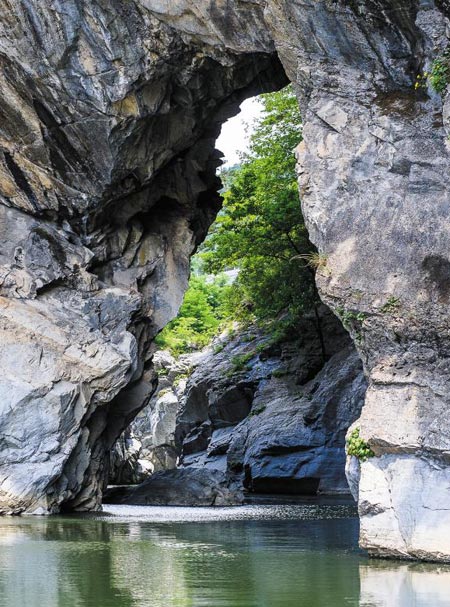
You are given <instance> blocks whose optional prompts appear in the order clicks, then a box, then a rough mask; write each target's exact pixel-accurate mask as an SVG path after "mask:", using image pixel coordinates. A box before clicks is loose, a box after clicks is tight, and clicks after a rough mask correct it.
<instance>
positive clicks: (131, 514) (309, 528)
mask: <svg viewBox="0 0 450 607" xmlns="http://www.w3.org/2000/svg"><path fill="white" fill-rule="evenodd" d="M108 511H109V512H108V513H106V514H104V515H102V516H96V517H85V518H73V517H66V518H62V517H58V518H56V517H55V518H50V519H40V518H39V519H36V518H21V519H17V518H14V519H12V518H3V519H0V607H22V606H24V607H25V606H26V607H109V606H111V607H112V606H114V607H203V606H204V607H278V606H279V607H294V606H295V607H302V606H305V607H325V606H326V607H341V606H347V605H349V606H352V605H353V606H361V607H375V606H376V607H388V606H389V607H413V606H415V607H442V606H444V605H445V606H448V605H449V604H450V600H449V597H450V568H447V567H443V566H437V565H420V564H405V563H394V562H387V561H369V560H368V559H366V558H365V556H364V555H362V554H361V553H360V552H359V551H358V549H357V547H356V540H357V531H358V522H357V520H356V518H355V517H354V513H353V511H352V509H349V508H348V507H345V506H340V507H332V506H320V507H318V506H313V505H308V506H303V507H301V506H299V507H297V506H281V507H276V506H267V507H264V506H257V507H253V506H249V507H244V508H238V509H208V508H205V509H195V510H194V509H186V508H135V507H126V506H121V507H108Z"/></svg>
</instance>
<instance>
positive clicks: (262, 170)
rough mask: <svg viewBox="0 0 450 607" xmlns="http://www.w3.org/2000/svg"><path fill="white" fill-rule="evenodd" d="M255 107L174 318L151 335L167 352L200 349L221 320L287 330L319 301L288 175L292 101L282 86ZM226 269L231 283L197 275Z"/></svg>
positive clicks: (293, 140) (294, 125) (295, 134)
mask: <svg viewBox="0 0 450 607" xmlns="http://www.w3.org/2000/svg"><path fill="white" fill-rule="evenodd" d="M261 103H262V106H263V112H262V117H261V118H260V119H259V120H258V122H257V124H256V125H255V129H254V131H253V134H252V135H251V139H250V151H249V152H248V153H247V154H245V155H243V156H242V162H241V165H239V166H237V167H236V166H235V167H232V169H230V170H228V171H224V172H223V175H222V177H223V182H224V190H225V192H224V206H223V209H222V211H221V212H220V214H219V216H218V218H217V220H216V222H215V224H214V226H213V228H212V231H211V233H210V235H209V236H208V238H207V240H206V241H205V243H204V244H203V246H202V248H201V250H200V253H199V254H198V258H199V259H197V261H196V262H195V265H194V268H195V270H196V271H194V273H193V276H192V278H191V282H190V287H189V290H188V291H187V293H186V296H185V300H184V303H183V305H182V307H181V310H180V313H179V315H178V317H177V318H176V319H175V320H174V321H172V322H171V323H170V324H169V325H168V326H167V327H166V329H165V330H164V331H163V332H162V333H161V334H160V336H159V338H158V344H159V345H160V346H161V347H166V348H170V349H171V350H173V351H174V352H175V353H181V352H185V351H188V350H190V349H193V348H198V347H202V346H204V345H206V344H207V343H208V342H209V341H210V339H211V338H212V336H213V335H214V334H215V333H216V332H217V331H218V329H219V327H220V326H221V325H222V324H223V322H224V320H225V319H227V318H228V319H232V320H240V321H263V322H267V321H269V322H274V321H275V322H277V323H278V324H279V318H280V315H282V316H283V322H284V323H285V324H287V325H288V326H289V327H290V328H291V327H294V326H295V322H296V320H298V319H299V318H301V316H302V315H303V314H304V313H305V312H309V311H311V309H313V308H315V307H316V306H317V303H318V301H319V300H318V296H317V291H316V288H315V283H314V272H313V271H312V269H311V267H309V265H308V263H307V260H308V258H309V256H311V255H313V247H312V245H311V243H310V242H309V239H308V234H307V231H306V228H305V223H304V220H303V216H302V213H301V209H300V203H299V197H298V188H297V176H296V171H295V164H296V160H295V155H294V150H295V147H296V146H297V145H298V144H299V142H300V141H301V117H300V113H299V109H298V104H297V100H296V98H295V96H294V94H293V91H292V89H291V87H287V88H286V89H284V90H282V91H279V92H277V93H271V94H267V95H262V96H261ZM231 269H238V270H239V275H238V278H237V279H236V280H235V282H234V283H233V284H232V285H227V284H226V281H224V280H223V279H219V280H217V279H216V280H214V281H211V280H208V279H207V278H206V277H205V276H201V275H200V276H199V275H198V274H199V272H207V273H209V274H211V275H218V274H219V273H221V272H223V271H225V270H231ZM319 328H320V327H319Z"/></svg>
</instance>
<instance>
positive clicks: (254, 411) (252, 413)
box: [248, 405, 267, 417]
mask: <svg viewBox="0 0 450 607" xmlns="http://www.w3.org/2000/svg"><path fill="white" fill-rule="evenodd" d="M266 409H267V405H260V406H259V407H255V408H254V409H252V410H251V411H250V413H249V415H248V416H249V417H255V416H256V415H261V413H264V411H265V410H266Z"/></svg>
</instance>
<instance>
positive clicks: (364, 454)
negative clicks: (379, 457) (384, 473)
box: [346, 428, 375, 462]
mask: <svg viewBox="0 0 450 607" xmlns="http://www.w3.org/2000/svg"><path fill="white" fill-rule="evenodd" d="M346 445H347V454H348V455H353V456H354V457H357V458H358V459H359V460H360V461H361V462H366V461H367V460H368V459H369V457H374V456H375V453H374V452H373V451H372V449H371V448H370V447H369V445H368V443H367V442H366V441H365V440H364V439H363V438H361V437H360V435H359V428H355V429H354V430H353V432H352V433H351V434H350V436H349V437H348V439H347V443H346Z"/></svg>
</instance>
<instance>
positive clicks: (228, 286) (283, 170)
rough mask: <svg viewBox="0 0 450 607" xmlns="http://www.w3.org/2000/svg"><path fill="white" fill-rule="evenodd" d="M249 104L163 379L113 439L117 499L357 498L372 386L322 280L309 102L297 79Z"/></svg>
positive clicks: (229, 145)
mask: <svg viewBox="0 0 450 607" xmlns="http://www.w3.org/2000/svg"><path fill="white" fill-rule="evenodd" d="M242 107H243V113H244V115H246V116H247V118H246V120H247V122H246V121H245V119H243V118H241V119H239V117H235V118H233V119H231V120H229V121H227V123H225V124H224V126H223V127H222V131H221V135H220V137H219V139H218V141H217V142H216V146H217V147H218V148H220V149H225V150H226V152H225V158H224V166H223V168H221V170H220V177H221V179H222V183H223V195H224V205H223V208H222V210H221V211H220V213H219V215H218V218H217V220H216V222H215V223H214V224H213V225H212V226H211V228H210V233H209V236H208V237H207V239H206V240H205V242H204V243H203V244H202V245H201V246H200V248H199V250H198V252H197V254H196V255H195V256H194V257H193V258H192V262H191V267H192V273H191V280H190V283H189V288H188V290H187V292H186V295H185V299H184V302H183V305H182V306H181V308H180V311H179V314H178V316H177V318H176V319H175V320H174V321H172V322H171V323H169V325H168V326H167V327H166V328H165V329H164V330H163V331H162V333H161V334H160V335H159V336H158V337H157V339H156V342H155V343H156V346H157V347H158V348H159V350H157V351H156V352H155V354H154V357H153V363H154V366H155V370H156V371H157V372H158V388H157V390H156V392H155V394H154V395H153V397H152V398H151V399H150V402H149V404H148V405H147V406H146V407H144V409H142V410H141V411H140V412H139V414H138V416H137V417H136V419H135V420H134V421H133V422H132V424H131V425H130V426H129V427H128V428H127V429H126V430H125V432H124V434H123V435H122V437H121V438H120V439H119V441H118V442H117V444H116V445H115V447H114V449H113V451H112V457H111V470H110V475H109V483H110V485H112V486H111V487H110V489H109V490H108V491H107V493H106V494H105V495H104V501H106V502H108V503H113V504H114V503H126V504H135V505H136V504H147V505H165V506H167V505H170V506H193V505H203V506H204V505H211V504H212V503H214V504H215V505H216V506H217V505H220V504H222V505H223V504H224V503H227V504H230V505H231V504H235V505H239V504H241V503H242V502H243V501H245V500H252V499H257V498H258V499H266V500H271V499H278V500H280V499H286V496H287V495H290V496H315V495H321V496H324V495H328V496H330V495H333V496H335V495H340V496H343V497H344V501H345V497H350V491H349V487H348V484H347V481H346V478H345V448H344V447H345V435H346V433H347V431H348V429H349V427H350V425H351V424H353V423H354V422H355V421H356V419H357V418H358V417H359V415H360V413H361V408H362V405H363V402H364V395H365V391H366V387H367V384H366V381H365V378H364V374H363V369H362V364H361V361H360V359H359V357H358V354H357V352H356V350H355V348H354V347H353V345H352V342H351V339H350V337H349V335H348V332H347V331H346V330H345V328H344V327H343V326H342V324H341V322H340V321H339V320H338V318H337V317H336V316H334V315H333V314H332V312H331V311H330V310H329V309H328V308H327V307H326V306H324V304H323V303H322V302H321V301H320V298H319V296H318V293H317V289H316V288H315V283H314V281H315V271H316V269H317V270H318V269H321V268H322V270H323V271H326V260H324V259H322V258H321V256H320V254H319V253H317V251H316V250H315V249H314V247H313V246H312V244H311V242H310V240H309V238H308V234H307V231H306V228H305V222H304V218H303V216H302V213H301V209H300V203H299V193H298V187H297V174H296V169H295V164H296V160H295V148H296V147H297V146H298V145H299V143H300V141H301V138H302V135H301V131H302V121H301V115H300V112H299V108H298V102H297V99H296V97H295V95H294V93H293V91H292V87H290V86H289V87H286V88H285V89H282V90H281V91H279V92H275V93H272V94H268V95H262V96H261V97H259V98H254V99H252V100H249V101H248V102H245V103H244V104H243V106H242ZM249 121H250V124H249ZM245 135H247V140H246V137H245ZM238 150H239V151H240V154H239V153H238ZM211 272H212V273H211ZM140 482H142V485H141V486H139V487H136V488H135V487H132V486H133V485H136V484H137V483H140ZM270 494H272V495H271V496H270ZM264 495H266V496H267V495H269V496H270V497H266V498H263V497H262V496H264ZM275 496H279V497H275Z"/></svg>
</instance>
